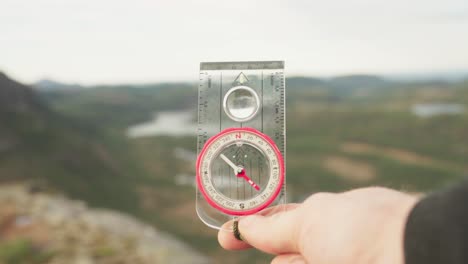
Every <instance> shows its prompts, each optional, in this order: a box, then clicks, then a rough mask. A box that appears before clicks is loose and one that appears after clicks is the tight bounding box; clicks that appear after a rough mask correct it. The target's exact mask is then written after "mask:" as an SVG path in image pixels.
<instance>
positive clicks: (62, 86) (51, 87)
mask: <svg viewBox="0 0 468 264" xmlns="http://www.w3.org/2000/svg"><path fill="white" fill-rule="evenodd" d="M32 87H33V88H35V89H38V90H41V91H56V90H76V89H82V88H83V86H81V85H79V84H67V83H61V82H57V81H54V80H50V79H42V80H40V81H38V82H36V83H34V84H32Z"/></svg>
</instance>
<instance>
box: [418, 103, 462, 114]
mask: <svg viewBox="0 0 468 264" xmlns="http://www.w3.org/2000/svg"><path fill="white" fill-rule="evenodd" d="M465 111H466V110H465V106H464V105H462V104H453V103H428V104H415V105H413V106H412V107H411V112H412V113H413V114H414V115H416V116H419V117H433V116H438V115H459V114H463V113H465Z"/></svg>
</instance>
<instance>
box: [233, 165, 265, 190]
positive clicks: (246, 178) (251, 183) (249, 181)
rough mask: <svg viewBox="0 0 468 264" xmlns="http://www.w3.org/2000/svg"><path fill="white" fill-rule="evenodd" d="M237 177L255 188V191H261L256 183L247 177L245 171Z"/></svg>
mask: <svg viewBox="0 0 468 264" xmlns="http://www.w3.org/2000/svg"><path fill="white" fill-rule="evenodd" d="M237 177H242V178H244V179H245V180H246V181H247V182H248V183H249V184H250V185H252V187H254V188H255V190H257V191H260V187H259V186H258V185H257V184H256V183H255V182H253V181H252V180H251V179H250V178H249V176H247V174H245V169H242V170H241V172H239V173H237Z"/></svg>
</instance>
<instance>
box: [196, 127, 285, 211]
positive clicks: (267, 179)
mask: <svg viewBox="0 0 468 264" xmlns="http://www.w3.org/2000/svg"><path fill="white" fill-rule="evenodd" d="M196 178H197V185H198V188H199V190H200V191H201V193H202V194H203V196H204V197H205V199H206V201H207V202H208V203H209V204H210V205H211V206H212V207H214V208H215V209H217V210H219V211H221V212H223V213H225V214H228V215H233V216H239V215H249V214H253V213H256V212H258V211H260V210H262V209H264V208H265V207H267V206H269V205H270V204H271V203H272V202H273V201H274V200H275V199H276V197H277V196H278V194H279V193H280V191H281V187H282V186H283V183H284V162H283V157H282V155H281V152H280V151H279V149H278V147H277V146H276V144H275V143H274V141H273V140H272V139H271V138H270V137H268V136H267V135H265V134H263V133H261V132H260V131H258V130H256V129H253V128H228V129H225V130H223V131H221V132H220V133H218V134H216V135H214V136H213V137H211V138H210V139H209V140H208V141H207V142H206V143H205V145H204V147H203V149H202V150H201V152H200V153H199V155H198V159H197V164H196Z"/></svg>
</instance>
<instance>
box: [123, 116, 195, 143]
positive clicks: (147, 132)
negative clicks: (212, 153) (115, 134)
mask: <svg viewBox="0 0 468 264" xmlns="http://www.w3.org/2000/svg"><path fill="white" fill-rule="evenodd" d="M193 116H194V113H193V112H191V111H176V112H159V113H156V114H155V115H154V118H153V119H152V120H150V121H148V122H144V123H140V124H136V125H133V126H131V127H129V128H128V129H127V136H128V137H130V138H139V137H150V136H195V135H196V133H197V124H196V123H195V122H194V120H193Z"/></svg>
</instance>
